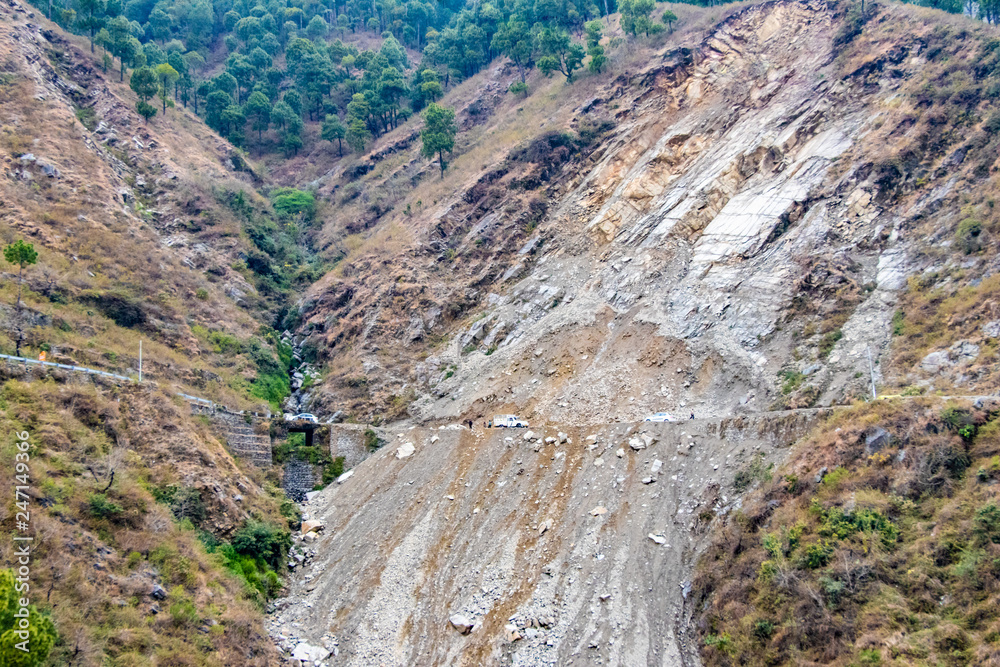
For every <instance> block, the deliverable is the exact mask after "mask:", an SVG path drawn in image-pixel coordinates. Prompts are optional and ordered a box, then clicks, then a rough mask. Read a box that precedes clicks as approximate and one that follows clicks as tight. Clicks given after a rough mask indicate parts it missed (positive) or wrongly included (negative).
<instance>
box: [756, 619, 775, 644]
mask: <svg viewBox="0 0 1000 667" xmlns="http://www.w3.org/2000/svg"><path fill="white" fill-rule="evenodd" d="M773 634H774V623H772V622H771V621H766V620H760V621H757V622H756V623H754V626H753V636H754V637H756V638H757V639H759V640H760V641H762V642H763V641H767V640H768V639H770V638H771V635H773Z"/></svg>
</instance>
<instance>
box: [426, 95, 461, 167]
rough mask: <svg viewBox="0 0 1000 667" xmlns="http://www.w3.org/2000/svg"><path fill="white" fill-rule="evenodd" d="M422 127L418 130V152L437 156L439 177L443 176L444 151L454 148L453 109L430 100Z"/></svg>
mask: <svg viewBox="0 0 1000 667" xmlns="http://www.w3.org/2000/svg"><path fill="white" fill-rule="evenodd" d="M423 117H424V129H423V131H421V132H420V140H421V141H422V142H423V145H422V146H421V147H420V153H421V155H423V156H424V157H426V158H430V159H432V160H433V159H434V156H435V154H436V155H437V158H438V165H439V166H440V167H441V178H444V170H445V166H446V165H445V162H444V154H445V151H447V152H448V153H451V151H452V150H453V149H454V148H455V133H456V131H457V128H456V127H455V110H454V109H449V108H448V107H443V106H440V105H438V104H437V103H436V102H432V103H431V104H430V105H429V106H428V107H427V110H426V111H424V114H423Z"/></svg>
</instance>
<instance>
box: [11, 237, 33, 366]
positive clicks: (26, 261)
mask: <svg viewBox="0 0 1000 667" xmlns="http://www.w3.org/2000/svg"><path fill="white" fill-rule="evenodd" d="M3 258H4V259H6V260H7V261H8V262H10V263H11V264H17V305H16V306H15V311H16V313H17V314H16V317H17V342H16V343H15V345H16V346H17V352H16V353H15V354H17V356H21V342H22V341H23V340H24V327H23V326H22V323H21V290H22V289H24V267H26V266H30V265H32V264H34V263H35V262H37V261H38V253H37V252H36V251H35V247H34V246H33V245H31V244H30V243H25V242H24V241H22V240H21V239H18V240H17V241H15V242H14V243H11V244H10V245H8V246H7V247H6V248H4V249H3Z"/></svg>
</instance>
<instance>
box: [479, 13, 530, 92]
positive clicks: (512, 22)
mask: <svg viewBox="0 0 1000 667" xmlns="http://www.w3.org/2000/svg"><path fill="white" fill-rule="evenodd" d="M490 47H491V48H492V49H494V50H495V51H499V52H500V53H502V54H504V55H505V56H507V57H508V58H510V60H511V62H513V63H514V64H515V65H516V66H517V71H518V73H519V74H520V75H521V83H524V82H525V77H526V75H527V70H528V69H530V68H531V59H532V56H533V55H534V53H535V38H534V35H532V33H531V30H530V29H529V28H528V24H527V23H526V22H525V21H524V20H523V19H521V18H519V17H517V16H511V17H510V18H509V19H507V22H506V23H503V24H501V25H500V28H499V30H497V32H496V34H495V35H493V40H492V41H491V42H490Z"/></svg>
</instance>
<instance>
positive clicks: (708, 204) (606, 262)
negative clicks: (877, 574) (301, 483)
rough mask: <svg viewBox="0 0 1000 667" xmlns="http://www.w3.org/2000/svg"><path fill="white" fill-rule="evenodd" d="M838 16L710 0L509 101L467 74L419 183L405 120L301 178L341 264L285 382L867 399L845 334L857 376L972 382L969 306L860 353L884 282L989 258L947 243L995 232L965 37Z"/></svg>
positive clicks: (634, 402) (575, 406) (910, 21)
mask: <svg viewBox="0 0 1000 667" xmlns="http://www.w3.org/2000/svg"><path fill="white" fill-rule="evenodd" d="M848 10H849V7H847V6H840V5H836V4H828V3H821V2H813V3H810V2H796V3H783V2H779V3H766V4H762V5H756V6H751V7H746V8H741V9H734V10H731V15H730V16H729V17H728V18H725V19H723V20H722V21H721V22H719V23H718V24H717V25H715V24H713V27H711V28H710V29H708V30H707V31H705V32H700V31H696V30H693V29H692V30H691V31H688V32H687V33H684V34H683V35H680V36H678V37H677V38H676V39H674V40H668V41H667V44H666V46H665V47H663V48H662V50H660V51H659V52H656V53H652V54H644V55H648V58H643V59H636V60H638V62H636V60H627V59H625V58H623V59H621V60H620V61H619V62H618V64H617V67H616V69H615V70H614V71H613V72H612V73H611V74H610V75H607V76H592V77H588V78H587V79H585V80H584V81H581V82H580V83H578V84H576V87H570V86H566V90H562V89H561V88H562V86H563V84H561V83H559V84H555V83H553V84H551V85H546V84H544V83H539V84H538V89H537V91H536V92H535V93H534V94H533V95H531V96H529V97H528V98H527V99H525V100H523V101H521V100H517V99H507V100H499V101H496V100H495V99H494V98H493V97H491V96H490V95H489V94H488V93H489V90H490V89H491V86H492V87H498V88H501V89H502V87H503V86H504V85H505V83H506V78H508V77H509V76H512V75H513V72H509V71H505V70H503V68H495V69H494V70H492V71H491V72H489V73H488V75H484V76H483V77H482V79H481V80H480V83H479V84H478V85H479V86H480V88H479V89H478V91H477V92H479V93H482V92H483V91H486V93H485V100H484V101H477V102H476V104H475V105H472V106H473V108H472V109H469V108H465V109H463V110H462V112H460V120H462V119H466V120H465V122H466V123H467V127H468V129H467V132H468V136H469V137H470V140H471V139H472V138H473V137H474V138H475V143H473V144H471V145H469V144H465V145H464V146H463V147H462V151H461V152H460V153H459V154H458V155H457V156H456V157H455V159H454V163H453V169H452V173H451V174H450V175H449V174H446V175H445V179H444V180H443V181H438V180H437V179H436V178H435V173H434V168H433V165H429V164H428V163H426V162H424V161H422V160H420V159H419V158H417V156H416V155H415V145H414V143H413V141H414V139H415V136H414V135H412V134H408V133H407V132H408V130H407V126H404V127H402V128H400V130H399V131H397V133H396V134H394V135H390V142H391V141H393V137H395V140H394V141H395V143H390V145H389V146H388V147H387V148H385V149H383V150H382V151H381V152H380V153H379V154H377V155H375V156H373V157H372V158H370V164H367V165H366V164H364V163H362V164H361V165H359V166H358V167H357V168H355V169H353V171H350V172H347V173H341V174H334V175H332V176H331V177H330V179H329V180H327V181H323V182H321V190H322V189H323V188H329V189H330V191H331V193H332V194H331V197H332V199H333V201H334V202H336V203H338V204H340V206H339V207H338V213H336V214H334V215H332V216H331V217H330V218H328V220H327V222H326V228H325V230H324V232H322V234H321V236H320V241H321V243H322V244H327V245H328V250H327V252H331V253H339V254H342V255H346V257H345V258H344V259H343V260H341V261H340V263H339V264H338V266H337V267H336V269H335V270H334V271H333V272H331V274H329V275H328V276H326V277H325V278H324V279H323V280H321V281H320V282H319V283H318V284H317V285H316V286H315V287H314V288H313V289H312V290H311V292H310V293H309V295H308V296H307V297H306V299H304V301H303V302H302V305H301V308H300V310H301V314H302V318H303V324H302V327H301V331H302V333H303V334H304V335H306V336H308V338H309V340H310V341H312V342H313V343H314V344H315V345H316V347H317V348H319V349H320V350H322V353H323V355H324V357H325V359H326V362H327V365H328V367H329V371H330V372H329V375H328V381H327V382H326V383H325V384H324V385H323V386H322V387H321V388H320V389H319V390H318V391H317V392H315V394H314V395H312V396H311V397H309V398H310V399H312V400H315V401H316V405H322V406H329V407H330V408H331V409H333V408H334V407H336V409H341V408H344V407H347V408H348V409H349V411H351V412H354V413H355V414H357V415H358V416H359V417H363V418H370V417H381V416H384V417H387V418H394V417H400V416H405V415H406V414H407V412H408V413H409V414H410V415H412V416H414V417H416V418H418V419H433V418H439V417H458V416H462V417H463V418H465V417H471V418H475V419H482V418H484V417H487V416H489V415H491V414H492V413H494V412H504V411H510V410H520V411H522V412H524V413H525V414H526V415H527V416H545V417H546V418H553V419H559V420H572V421H593V422H599V421H602V420H604V419H606V418H608V417H611V416H614V417H617V418H623V419H634V418H636V417H640V416H642V415H644V414H645V413H647V412H649V411H652V410H655V409H667V410H672V411H677V412H681V413H686V412H689V411H691V410H694V411H695V412H696V413H697V414H699V415H704V414H707V415H715V414H718V415H724V414H729V413H731V412H732V411H733V410H751V411H753V410H762V409H767V408H769V407H780V406H787V407H803V406H809V405H817V404H822V405H829V404H833V403H837V402H841V401H844V400H849V399H851V398H852V397H857V396H861V395H864V394H865V393H867V392H868V391H869V386H870V380H869V377H868V376H869V360H868V351H869V350H870V351H871V357H872V365H873V367H874V371H875V376H876V382H878V383H885V384H889V385H896V386H909V385H917V386H918V387H919V390H921V391H925V390H927V389H929V388H932V387H933V388H949V389H951V388H961V389H962V390H963V391H967V392H975V391H976V390H977V388H979V387H985V386H990V385H991V383H992V382H993V381H994V380H995V378H993V374H992V371H991V370H989V369H990V368H993V367H994V364H993V359H994V358H993V356H992V351H991V350H992V348H990V347H989V346H988V345H987V346H986V347H983V344H984V341H985V340H986V339H984V338H983V335H984V334H983V332H982V331H979V330H977V329H975V328H974V327H972V326H970V327H969V328H968V331H963V332H962V334H961V335H959V332H958V331H957V330H955V331H949V332H948V333H947V334H945V335H944V337H943V338H940V339H939V340H934V341H933V344H931V345H924V346H923V347H921V348H920V349H919V350H916V351H911V353H910V354H909V355H908V356H907V357H906V360H905V363H900V364H898V365H896V366H894V367H893V370H892V372H891V373H886V372H885V371H884V370H883V362H884V361H886V360H887V357H886V355H887V353H888V350H889V343H890V338H891V336H892V332H893V330H894V328H895V330H896V331H897V332H898V331H899V330H900V327H901V326H902V324H901V321H902V319H901V318H904V316H905V312H903V311H909V310H910V308H909V306H908V305H904V306H903V307H902V308H901V307H900V305H899V304H900V295H901V293H903V292H905V291H906V290H907V287H908V284H907V280H908V278H910V277H912V276H915V275H920V276H922V277H921V278H920V281H921V282H920V286H921V287H920V290H921V291H923V292H925V293H929V292H933V291H934V290H936V289H939V288H941V287H944V288H945V289H946V290H951V288H956V289H957V288H958V287H959V286H962V285H967V284H969V285H971V283H970V282H969V281H970V280H972V278H973V277H974V276H975V275H977V274H978V273H980V272H984V271H985V272H989V271H990V270H992V269H991V268H990V267H995V262H996V259H995V256H994V255H992V254H991V253H990V252H982V250H983V249H984V248H985V246H982V247H978V248H976V249H974V250H975V251H974V252H968V253H967V252H966V251H965V250H964V249H962V248H960V247H959V246H960V245H961V243H962V242H961V241H960V240H956V237H955V234H956V229H957V227H958V226H959V223H960V222H961V221H962V220H964V219H966V218H974V219H975V220H977V221H979V222H978V224H980V228H981V229H983V230H986V229H992V228H993V227H991V225H992V226H995V222H994V214H993V209H992V207H991V206H990V205H989V203H988V201H987V200H988V199H989V195H988V194H986V193H987V192H988V191H990V188H991V187H992V186H990V185H988V184H989V182H990V170H991V168H992V167H991V165H992V161H993V156H994V154H995V153H994V151H993V147H994V145H995V139H994V135H993V132H992V130H991V129H990V127H991V125H990V121H989V118H990V117H991V116H990V112H989V104H990V102H989V100H990V95H991V93H990V92H989V91H990V90H992V89H991V88H990V85H992V84H991V82H992V81H993V80H994V79H993V76H994V75H993V72H992V65H989V64H987V65H981V64H978V63H981V62H983V61H984V58H985V62H986V63H992V62H993V60H992V58H993V57H994V56H993V55H992V53H993V51H992V46H991V44H992V43H991V42H989V41H988V39H987V37H988V35H987V32H988V30H987V29H985V28H975V27H973V26H972V25H971V24H964V23H963V25H962V27H960V28H959V27H955V28H951V27H950V26H949V25H948V24H947V22H946V19H943V18H941V17H938V16H935V17H934V18H933V19H932V18H931V17H930V16H927V17H923V16H922V15H918V14H917V13H915V10H913V9H912V8H906V9H904V8H898V7H879V8H876V9H874V10H873V11H872V13H871V14H868V15H866V17H865V20H864V21H862V19H861V18H860V16H859V15H858V14H857V13H856V12H855V13H849V11H848ZM862 23H863V25H864V30H863V31H862V30H861V27H862ZM678 42H679V43H678ZM984 54H985V55H984ZM956 71H958V72H960V74H955V72H956ZM464 85H466V86H468V85H471V84H464ZM556 88H559V89H558V90H557V89H556ZM453 95H454V98H453V99H454V100H455V102H456V103H457V104H458V105H459V107H460V108H461V105H462V102H463V101H465V100H468V99H469V98H470V91H469V90H463V89H461V88H460V89H457V90H456V92H455V93H453ZM484 117H485V118H484ZM533 117H539V118H542V119H543V120H542V122H541V123H540V124H539V127H538V128H537V130H536V129H535V127H534V125H532V124H528V123H525V122H524V119H526V118H533ZM409 132H412V130H409ZM355 179H356V180H355ZM352 181H353V182H352ZM980 228H977V229H980ZM343 233H348V234H353V235H352V236H348V237H347V240H346V241H336V239H337V235H338V234H343ZM975 234H976V238H979V237H978V234H979V232H978V231H976V233H975ZM989 234H990V233H988V232H985V231H984V233H983V237H982V238H983V239H986V238H990V236H989ZM324 235H325V236H324ZM324 239H325V240H324ZM931 239H936V240H937V241H936V242H934V241H931ZM329 244H332V245H329ZM977 285H978V283H977ZM973 289H975V290H979V301H980V302H982V303H986V304H988V303H991V301H990V300H991V298H992V295H993V294H994V292H995V286H993V284H992V283H991V282H983V283H982V285H981V286H973ZM910 298H916V297H906V299H910ZM904 303H906V304H909V303H910V302H909V301H908V300H906V301H904ZM897 313H900V314H897ZM894 317H895V318H896V320H895V322H896V324H895V325H893V324H892V323H891V321H893V318H894ZM974 319H975V318H974ZM976 321H978V320H976ZM963 336H964V338H963ZM925 340H926V339H925ZM963 340H964V341H965V342H966V343H968V344H970V345H972V346H974V348H975V352H976V354H974V355H973V354H971V352H972V351H973V347H968V346H967V347H965V348H963V349H965V350H966V351H968V352H970V354H967V355H964V356H963V354H964V353H962V352H961V351H956V350H958V348H954V349H952V348H953V346H954V345H959V347H961V344H962V341H963ZM927 342H928V343H930V342H932V341H927ZM949 346H952V347H949ZM934 351H940V352H941V354H940V355H939V356H941V357H943V361H942V363H940V364H935V363H934V361H933V359H934V358H932V360H931V362H925V359H924V357H925V356H926V355H927V354H929V353H931V352H934ZM981 353H982V354H981ZM969 371H971V372H969Z"/></svg>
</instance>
